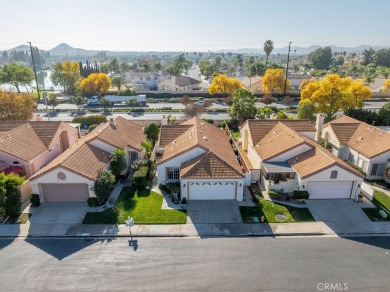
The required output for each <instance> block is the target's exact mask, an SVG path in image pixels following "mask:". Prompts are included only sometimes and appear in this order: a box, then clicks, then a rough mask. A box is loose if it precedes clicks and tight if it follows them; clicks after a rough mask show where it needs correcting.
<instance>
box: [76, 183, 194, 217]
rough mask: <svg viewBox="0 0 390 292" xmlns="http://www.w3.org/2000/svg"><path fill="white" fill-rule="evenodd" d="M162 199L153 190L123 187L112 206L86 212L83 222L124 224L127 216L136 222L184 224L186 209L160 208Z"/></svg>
mask: <svg viewBox="0 0 390 292" xmlns="http://www.w3.org/2000/svg"><path fill="white" fill-rule="evenodd" d="M162 200H163V197H162V196H161V195H160V194H157V193H155V192H153V191H150V190H136V189H135V188H132V187H124V188H123V189H122V192H121V193H120V195H119V198H118V200H117V201H116V203H115V206H114V207H113V208H111V209H108V210H105V211H103V212H91V213H87V215H86V216H85V218H84V221H83V224H117V223H118V224H124V223H125V221H126V220H127V217H128V216H130V217H133V219H134V222H135V223H136V224H185V223H186V220H187V214H186V211H185V210H161V205H162Z"/></svg>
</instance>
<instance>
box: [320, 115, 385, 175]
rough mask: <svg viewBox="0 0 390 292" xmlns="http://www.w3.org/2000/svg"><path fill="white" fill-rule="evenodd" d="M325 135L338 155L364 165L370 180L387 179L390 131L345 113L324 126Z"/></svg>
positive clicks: (359, 165) (323, 135)
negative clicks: (385, 176) (385, 177)
mask: <svg viewBox="0 0 390 292" xmlns="http://www.w3.org/2000/svg"><path fill="white" fill-rule="evenodd" d="M321 138H322V139H323V140H324V142H325V144H326V147H327V148H330V150H331V152H332V153H333V154H334V155H336V156H337V157H339V158H341V159H344V160H348V161H349V162H350V163H352V164H354V165H356V166H358V167H360V168H361V169H362V170H363V171H364V172H365V173H366V177H367V178H368V179H384V175H385V171H386V169H387V168H389V167H390V133H389V132H386V131H383V130H381V129H379V128H377V127H374V126H372V125H369V124H366V123H363V122H361V121H358V120H355V119H353V118H350V117H348V116H341V117H339V118H338V119H335V120H333V121H331V122H329V123H327V124H325V125H324V126H323V127H322V132H321Z"/></svg>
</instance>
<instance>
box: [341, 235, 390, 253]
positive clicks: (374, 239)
mask: <svg viewBox="0 0 390 292" xmlns="http://www.w3.org/2000/svg"><path fill="white" fill-rule="evenodd" d="M344 239H347V240H351V241H355V242H358V243H363V244H367V245H371V246H375V247H379V248H382V249H387V250H390V238H389V236H370V237H344ZM389 254H390V251H389Z"/></svg>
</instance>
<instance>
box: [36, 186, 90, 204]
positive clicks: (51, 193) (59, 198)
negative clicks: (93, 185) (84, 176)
mask: <svg viewBox="0 0 390 292" xmlns="http://www.w3.org/2000/svg"><path fill="white" fill-rule="evenodd" d="M40 187H41V193H42V196H43V199H44V202H45V203H86V202H87V200H88V198H89V191H88V185H87V184H40Z"/></svg>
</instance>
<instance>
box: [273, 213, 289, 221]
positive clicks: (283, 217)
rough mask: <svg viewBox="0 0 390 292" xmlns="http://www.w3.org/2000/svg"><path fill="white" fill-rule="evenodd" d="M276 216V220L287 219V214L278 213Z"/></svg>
mask: <svg viewBox="0 0 390 292" xmlns="http://www.w3.org/2000/svg"><path fill="white" fill-rule="evenodd" d="M275 218H276V220H279V221H285V220H286V219H287V216H286V215H284V214H276V215H275Z"/></svg>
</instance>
